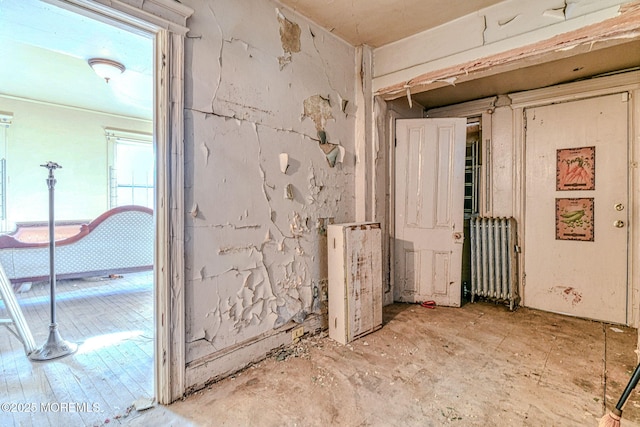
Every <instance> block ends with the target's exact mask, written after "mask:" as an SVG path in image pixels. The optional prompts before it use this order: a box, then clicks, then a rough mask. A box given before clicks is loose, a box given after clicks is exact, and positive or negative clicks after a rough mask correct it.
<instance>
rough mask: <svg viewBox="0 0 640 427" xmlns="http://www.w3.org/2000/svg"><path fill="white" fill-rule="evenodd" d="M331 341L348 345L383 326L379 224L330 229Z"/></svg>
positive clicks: (352, 224) (330, 227) (369, 223)
mask: <svg viewBox="0 0 640 427" xmlns="http://www.w3.org/2000/svg"><path fill="white" fill-rule="evenodd" d="M327 247H328V251H329V253H328V262H329V337H330V338H332V339H334V340H336V341H338V342H340V343H342V344H346V343H348V342H350V341H353V340H354V339H356V338H358V337H361V336H362V335H365V334H368V333H370V332H373V331H375V330H376V329H379V328H380V327H381V326H382V231H381V230H380V224H379V223H373V222H364V223H351V224H332V225H329V226H328V231H327Z"/></svg>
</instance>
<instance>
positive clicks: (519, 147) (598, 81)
mask: <svg viewBox="0 0 640 427" xmlns="http://www.w3.org/2000/svg"><path fill="white" fill-rule="evenodd" d="M620 92H628V93H629V94H630V99H629V100H628V106H627V108H628V109H629V110H628V111H629V123H628V127H629V129H628V156H629V157H628V158H629V162H630V168H631V171H630V173H629V174H628V181H629V182H628V188H629V194H628V198H629V199H628V205H629V209H630V212H629V214H628V215H629V237H628V250H627V295H628V298H627V322H626V323H627V325H629V326H632V327H638V321H639V318H640V313H639V311H640V299H639V296H638V295H637V293H638V292H637V291H638V290H639V289H640V286H639V285H640V260H636V259H634V258H635V257H634V255H635V254H636V253H637V250H634V248H636V247H637V245H638V244H640V226H638V225H640V222H639V220H640V197H638V195H636V194H637V193H638V191H639V190H640V185H639V184H638V183H639V182H640V181H639V179H640V171H639V170H638V165H639V164H640V71H632V72H627V73H621V74H617V75H613V76H607V77H601V78H594V79H592V80H586V81H581V82H575V83H567V84H563V85H558V86H552V87H548V88H543V89H535V90H531V91H525V92H518V93H513V94H510V95H509V98H510V99H511V109H512V114H513V130H514V144H515V151H514V154H515V156H514V164H515V165H517V169H519V170H520V171H521V172H520V173H518V174H515V176H514V186H513V191H514V192H513V199H514V217H515V218H516V219H517V220H518V222H519V223H520V225H519V229H520V230H521V233H520V236H521V237H520V247H521V248H522V250H521V252H520V253H519V263H520V269H519V274H520V277H519V280H520V295H522V301H521V304H522V305H523V306H526V293H525V292H524V289H525V287H526V273H525V271H526V265H525V257H524V255H525V253H526V250H527V246H526V240H527V236H526V235H525V234H524V230H525V222H526V206H525V199H526V198H525V194H526V193H525V191H526V180H525V176H526V157H525V153H526V151H525V133H526V128H525V120H524V110H525V108H529V107H540V106H545V105H550V104H554V103H559V102H567V101H576V100H580V99H586V98H593V97H598V96H603V95H611V94H615V93H620ZM634 195H635V196H634Z"/></svg>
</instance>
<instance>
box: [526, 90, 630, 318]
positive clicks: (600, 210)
mask: <svg viewBox="0 0 640 427" xmlns="http://www.w3.org/2000/svg"><path fill="white" fill-rule="evenodd" d="M525 113H526V116H525V118H526V135H525V137H526V139H525V143H526V150H525V155H526V178H525V185H526V206H525V236H524V237H525V247H524V256H525V274H526V276H525V288H524V304H525V305H526V306H528V307H533V308H538V309H542V310H546V311H552V312H557V313H564V314H569V315H574V316H579V317H585V318H590V319H597V320H604V321H608V322H615V323H623V324H624V323H627V320H628V318H627V289H628V284H627V259H628V255H627V254H628V252H627V251H628V247H627V239H628V237H627V234H628V224H627V221H628V218H629V217H630V215H629V207H630V206H629V203H628V194H629V191H628V129H629V127H628V101H627V93H618V94H615V95H608V96H601V97H597V98H591V99H585V100H579V101H573V102H567V103H562V104H554V105H547V106H543V107H536V108H528V109H526V110H525ZM591 153H593V156H591ZM591 178H593V180H592V179H591ZM592 187H593V189H592ZM581 211H584V212H581Z"/></svg>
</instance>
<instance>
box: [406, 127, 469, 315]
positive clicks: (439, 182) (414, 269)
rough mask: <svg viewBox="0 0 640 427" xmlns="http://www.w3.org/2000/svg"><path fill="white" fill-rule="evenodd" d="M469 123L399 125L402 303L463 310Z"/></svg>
mask: <svg viewBox="0 0 640 427" xmlns="http://www.w3.org/2000/svg"><path fill="white" fill-rule="evenodd" d="M465 143H466V119H407V120H397V121H396V165H395V166H396V188H395V211H396V220H395V238H396V239H395V256H394V258H395V287H394V289H395V294H394V297H395V299H396V300H397V301H406V302H418V301H425V300H434V301H436V303H437V304H439V305H447V306H459V305H460V294H461V288H460V286H461V284H460V281H461V265H462V242H463V237H462V236H463V216H464V214H463V202H464V160H465V159H464V156H465Z"/></svg>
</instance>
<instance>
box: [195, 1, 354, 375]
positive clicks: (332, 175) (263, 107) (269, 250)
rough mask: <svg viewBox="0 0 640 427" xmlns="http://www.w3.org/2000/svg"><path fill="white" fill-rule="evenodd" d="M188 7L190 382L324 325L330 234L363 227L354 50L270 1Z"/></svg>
mask: <svg viewBox="0 0 640 427" xmlns="http://www.w3.org/2000/svg"><path fill="white" fill-rule="evenodd" d="M183 3H184V4H186V5H187V6H189V7H192V8H193V9H195V13H194V15H193V16H192V18H190V20H189V27H190V32H189V35H188V36H187V40H186V45H185V75H186V79H185V170H186V172H185V174H186V176H185V187H186V193H185V204H186V210H187V211H188V212H189V214H188V215H187V218H186V220H185V222H186V230H185V252H186V253H185V265H186V271H185V276H186V280H185V282H186V284H185V300H186V341H187V342H186V362H187V369H189V366H190V365H193V364H200V365H202V363H205V362H206V361H207V360H211V359H212V358H214V357H215V355H216V354H220V353H221V352H225V351H227V352H228V351H229V349H232V348H237V347H239V346H243V345H245V344H246V343H250V342H252V340H256V339H258V338H259V337H261V336H265V335H268V334H271V333H273V332H274V331H275V330H276V329H277V328H279V327H281V326H283V325H291V324H295V323H292V322H297V323H300V322H303V321H304V320H305V319H306V318H308V317H309V316H310V315H313V314H321V313H322V310H323V307H324V304H325V301H323V299H324V298H326V290H323V286H326V274H327V273H326V265H323V264H326V260H325V261H324V262H323V261H322V260H324V259H325V258H326V256H325V254H324V251H325V250H326V239H325V238H324V237H323V235H322V231H323V230H322V228H321V227H320V225H319V224H320V221H321V219H323V218H328V217H331V218H334V220H335V222H347V221H352V220H354V212H353V210H354V167H355V166H354V165H355V161H354V147H355V144H354V132H355V124H354V123H355V122H354V117H355V111H356V105H355V103H354V100H355V90H356V89H355V59H354V58H355V49H354V48H353V47H351V46H349V45H347V44H346V43H344V42H342V41H341V40H339V39H337V38H336V37H334V36H332V35H331V34H329V33H327V32H326V31H325V30H323V29H321V28H319V27H317V26H315V25H314V24H312V23H310V22H309V21H307V20H305V19H303V18H301V17H300V16H298V15H296V14H294V13H292V12H290V11H288V10H287V9H284V8H282V6H281V5H279V4H277V3H275V2H273V1H268V0H244V1H242V2H235V1H231V0H219V1H216V0H211V1H197V0H184V1H183ZM305 111H306V114H305ZM329 144H333V145H332V146H329ZM334 148H335V149H337V150H338V151H337V152H333V149H334ZM328 152H333V154H334V155H335V157H334V158H333V160H334V161H335V163H334V164H333V166H332V165H330V161H331V159H328V157H329V155H328V154H327V153H328ZM281 153H286V154H287V155H288V159H284V160H285V161H286V165H284V166H283V167H282V169H281V165H280V162H281V157H282V156H281ZM285 157H287V156H285ZM282 170H285V173H283V172H282ZM267 351H268V349H267ZM262 355H264V353H263V354H262ZM256 356H261V355H256ZM237 363H241V362H237ZM241 367H242V366H241V365H238V366H236V367H235V368H236V369H239V368H241ZM212 376H213V375H212ZM190 386H193V384H187V387H190Z"/></svg>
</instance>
